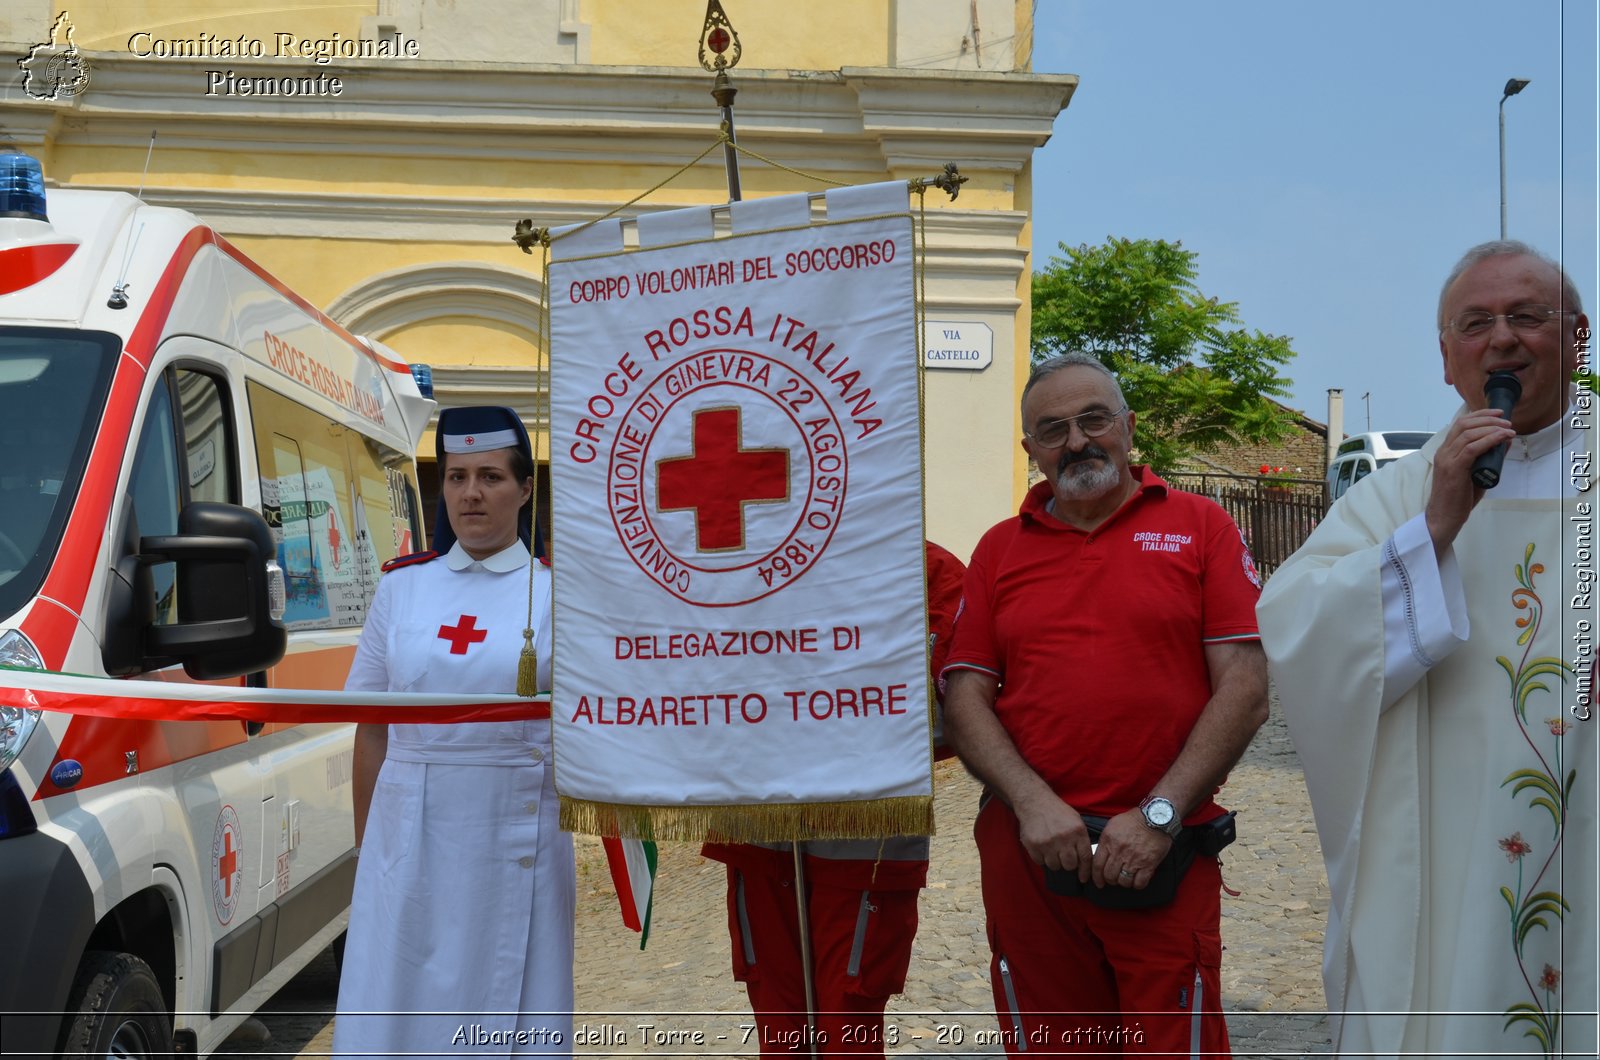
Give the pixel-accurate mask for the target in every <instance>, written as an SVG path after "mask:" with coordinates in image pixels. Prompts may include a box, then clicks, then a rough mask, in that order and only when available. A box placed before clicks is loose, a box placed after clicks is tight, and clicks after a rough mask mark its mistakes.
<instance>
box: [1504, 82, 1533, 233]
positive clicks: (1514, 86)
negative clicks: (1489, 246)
mask: <svg viewBox="0 0 1600 1060" xmlns="http://www.w3.org/2000/svg"><path fill="white" fill-rule="evenodd" d="M1527 87H1528V82H1527V81H1526V80H1525V79H1524V78H1520V77H1513V78H1512V79H1511V80H1509V81H1507V82H1506V89H1505V93H1504V94H1503V95H1502V96H1501V97H1500V238H1501V239H1504V238H1505V237H1506V100H1508V99H1510V98H1511V97H1512V96H1514V95H1516V94H1517V93H1518V92H1521V91H1522V90H1523V89H1525V88H1527Z"/></svg>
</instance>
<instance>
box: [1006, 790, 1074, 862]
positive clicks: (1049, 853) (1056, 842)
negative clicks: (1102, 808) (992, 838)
mask: <svg viewBox="0 0 1600 1060" xmlns="http://www.w3.org/2000/svg"><path fill="white" fill-rule="evenodd" d="M1011 810H1012V812H1013V813H1015V814H1016V815H1017V838H1018V839H1019V840H1020V841H1021V843H1022V848H1023V849H1024V850H1026V851H1027V852H1028V856H1029V857H1030V858H1032V859H1033V860H1034V861H1037V862H1038V863H1039V864H1041V865H1043V866H1044V867H1045V868H1047V869H1061V870H1063V871H1065V872H1076V873H1077V874H1078V882H1079V883H1088V882H1089V873H1090V866H1091V864H1092V863H1093V860H1094V855H1093V854H1091V853H1090V852H1089V829H1088V827H1087V826H1085V825H1084V823H1083V818H1082V817H1080V816H1079V815H1078V811H1077V810H1074V809H1073V808H1072V807H1071V806H1068V805H1067V804H1066V803H1065V802H1063V801H1061V797H1060V796H1058V795H1057V794H1056V793H1055V792H1053V791H1050V790H1049V789H1046V790H1045V791H1044V792H1043V793H1042V794H1041V795H1040V796H1039V797H1037V798H1030V799H1027V800H1024V801H1019V802H1016V803H1014V804H1013V805H1012V807H1011Z"/></svg>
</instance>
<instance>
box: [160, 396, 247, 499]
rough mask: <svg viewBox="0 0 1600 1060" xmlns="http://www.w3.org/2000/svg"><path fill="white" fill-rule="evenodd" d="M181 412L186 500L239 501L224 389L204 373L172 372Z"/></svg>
mask: <svg viewBox="0 0 1600 1060" xmlns="http://www.w3.org/2000/svg"><path fill="white" fill-rule="evenodd" d="M174 378H175V380H176V381H177V385H178V401H179V405H180V408H181V409H182V413H183V448H184V468H185V471H186V473H187V476H188V479H189V500H191V501H222V502H224V503H227V504H237V503H238V491H237V489H236V487H235V485H234V484H235V483H236V482H237V481H238V474H237V473H236V470H235V462H234V456H233V445H232V441H231V439H232V432H231V431H230V430H229V429H228V423H229V419H228V402H227V392H226V391H225V390H224V389H223V388H222V385H221V384H220V383H219V382H218V381H217V380H216V379H215V378H214V377H213V376H209V375H206V374H205V373H203V372H196V371H191V370H190V369H187V368H179V369H177V371H176V372H175V373H174Z"/></svg>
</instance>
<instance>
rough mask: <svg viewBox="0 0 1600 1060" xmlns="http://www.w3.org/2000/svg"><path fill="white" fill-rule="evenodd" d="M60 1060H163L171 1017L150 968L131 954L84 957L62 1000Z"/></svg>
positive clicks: (169, 1041)
mask: <svg viewBox="0 0 1600 1060" xmlns="http://www.w3.org/2000/svg"><path fill="white" fill-rule="evenodd" d="M67 1019H68V1023H67V1027H66V1031H65V1033H64V1034H63V1035H62V1037H61V1050H60V1054H61V1056H62V1057H63V1060H89V1058H90V1057H93V1058H95V1060H100V1058H101V1057H169V1056H171V1055H172V1016H171V1014H170V1013H168V1012H167V1002H166V1000H165V999H164V998H163V997H162V996H161V984H160V983H159V982H157V981H156V977H155V973H154V972H152V971H151V970H150V966H149V965H148V964H146V963H144V962H143V961H141V960H140V959H139V958H137V957H135V956H133V954H131V953H108V952H103V951H95V952H92V953H88V954H85V955H84V958H83V964H82V965H81V966H80V967H79V968H78V978H77V980H76V981H75V982H74V983H73V984H72V995H71V997H70V998H69V999H68V1001H67Z"/></svg>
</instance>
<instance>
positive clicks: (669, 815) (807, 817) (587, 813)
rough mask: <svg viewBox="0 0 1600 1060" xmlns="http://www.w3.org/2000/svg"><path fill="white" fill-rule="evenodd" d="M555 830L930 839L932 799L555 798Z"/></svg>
mask: <svg viewBox="0 0 1600 1060" xmlns="http://www.w3.org/2000/svg"><path fill="white" fill-rule="evenodd" d="M561 827H562V829H563V830H565V831H568V832H577V833H579V834H581V835H601V836H617V835H620V836H626V837H628V838H633V839H652V840H674V839H676V840H684V841H688V842H696V843H698V842H701V841H702V840H709V841H711V842H717V843H783V842H790V841H792V840H793V839H794V838H795V837H796V836H799V837H800V838H802V839H878V838H881V837H883V836H888V835H933V796H932V795H904V796H899V797H897V798H889V799H865V800H861V801H858V802H807V803H763V804H760V805H754V806H638V805H624V804H620V803H612V802H591V801H589V800H588V799H572V798H568V797H567V796H565V795H563V796H561Z"/></svg>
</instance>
